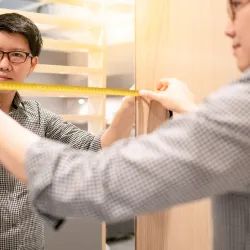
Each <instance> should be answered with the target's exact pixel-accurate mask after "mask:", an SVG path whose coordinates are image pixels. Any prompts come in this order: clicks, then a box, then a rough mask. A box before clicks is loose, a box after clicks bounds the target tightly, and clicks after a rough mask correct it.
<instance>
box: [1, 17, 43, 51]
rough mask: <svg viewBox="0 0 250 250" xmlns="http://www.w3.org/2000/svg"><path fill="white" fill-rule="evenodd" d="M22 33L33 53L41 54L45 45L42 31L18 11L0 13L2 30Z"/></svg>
mask: <svg viewBox="0 0 250 250" xmlns="http://www.w3.org/2000/svg"><path fill="white" fill-rule="evenodd" d="M1 31H5V32H8V33H15V34H22V35H23V36H24V37H25V38H26V39H27V41H28V43H29V47H30V51H31V54H32V55H33V56H39V55H40V52H41V48H42V45H43V40H42V36H41V32H40V31H39V29H38V28H37V26H36V25H35V24H34V23H33V22H32V21H31V20H30V19H29V18H27V17H25V16H23V15H20V14H17V13H6V14H2V15H0V32H1Z"/></svg>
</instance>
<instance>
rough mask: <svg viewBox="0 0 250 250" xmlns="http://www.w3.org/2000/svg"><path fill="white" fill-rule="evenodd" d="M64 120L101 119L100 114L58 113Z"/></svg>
mask: <svg viewBox="0 0 250 250" xmlns="http://www.w3.org/2000/svg"><path fill="white" fill-rule="evenodd" d="M60 116H61V117H62V118H63V119H64V120H65V121H93V120H94V121H95V120H102V119H103V116H102V115H60Z"/></svg>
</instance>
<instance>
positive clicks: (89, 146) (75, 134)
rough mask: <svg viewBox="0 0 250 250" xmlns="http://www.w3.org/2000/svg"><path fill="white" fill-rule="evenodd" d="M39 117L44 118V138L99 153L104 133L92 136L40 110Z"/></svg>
mask: <svg viewBox="0 0 250 250" xmlns="http://www.w3.org/2000/svg"><path fill="white" fill-rule="evenodd" d="M40 112H41V117H44V119H45V124H46V129H45V137H46V138H49V139H52V140H57V141H60V142H63V143H66V144H69V145H70V146H71V147H73V148H75V149H83V150H90V151H94V152H96V151H99V150H100V149H101V136H102V135H103V133H104V131H102V132H101V133H99V134H98V135H97V136H94V135H92V134H90V133H88V132H86V131H84V130H81V129H79V128H78V127H77V126H75V125H73V124H72V123H69V122H67V121H64V120H63V119H62V118H61V117H60V116H58V115H56V114H54V113H52V112H50V111H48V110H46V109H43V108H40Z"/></svg>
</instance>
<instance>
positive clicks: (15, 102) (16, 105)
mask: <svg viewBox="0 0 250 250" xmlns="http://www.w3.org/2000/svg"><path fill="white" fill-rule="evenodd" d="M12 107H13V108H15V109H18V108H19V107H24V105H23V100H22V97H21V96H20V94H19V93H18V92H16V94H15V96H14V99H13V102H12Z"/></svg>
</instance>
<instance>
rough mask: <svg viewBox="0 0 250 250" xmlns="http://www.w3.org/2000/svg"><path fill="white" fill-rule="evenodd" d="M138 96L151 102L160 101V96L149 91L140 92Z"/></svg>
mask: <svg viewBox="0 0 250 250" xmlns="http://www.w3.org/2000/svg"><path fill="white" fill-rule="evenodd" d="M139 94H140V96H141V97H144V98H149V99H151V100H155V101H160V98H161V97H160V95H159V94H157V93H155V92H154V91H151V90H140V91H139Z"/></svg>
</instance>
